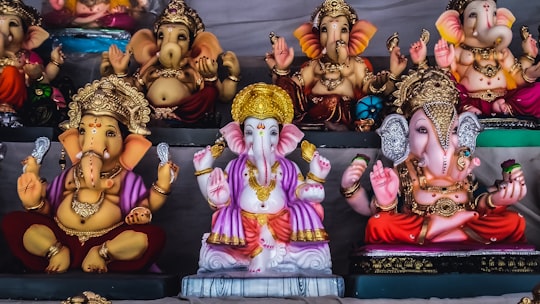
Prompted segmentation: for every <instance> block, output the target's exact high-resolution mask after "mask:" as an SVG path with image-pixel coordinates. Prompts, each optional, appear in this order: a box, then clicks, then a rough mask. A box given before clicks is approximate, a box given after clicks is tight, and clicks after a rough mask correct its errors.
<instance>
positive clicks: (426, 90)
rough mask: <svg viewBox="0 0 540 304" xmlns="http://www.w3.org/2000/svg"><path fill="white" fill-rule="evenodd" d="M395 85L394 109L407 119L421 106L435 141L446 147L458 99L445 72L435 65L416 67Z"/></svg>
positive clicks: (456, 92)
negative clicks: (431, 124) (433, 127)
mask: <svg viewBox="0 0 540 304" xmlns="http://www.w3.org/2000/svg"><path fill="white" fill-rule="evenodd" d="M396 86H397V88H398V90H397V91H395V92H394V93H393V95H394V97H396V100H395V101H394V105H396V106H398V109H397V112H398V113H399V114H404V115H405V117H406V118H407V119H410V118H411V116H412V115H413V113H414V112H415V111H416V110H418V109H420V108H422V109H423V110H424V112H425V113H426V116H428V117H429V119H430V120H431V121H432V122H433V124H434V125H435V129H436V130H437V135H438V136H439V142H440V143H441V145H442V146H443V148H445V149H446V148H447V147H448V145H449V139H450V132H451V130H450V126H451V125H452V123H453V122H454V120H456V119H457V110H456V104H457V102H458V99H459V92H458V90H457V88H456V85H455V83H454V82H453V81H452V79H451V78H450V76H449V75H448V73H447V72H445V71H443V70H441V69H437V68H428V69H420V70H416V71H413V72H411V73H410V74H409V75H407V76H404V77H403V78H402V81H401V82H399V83H397V84H396Z"/></svg>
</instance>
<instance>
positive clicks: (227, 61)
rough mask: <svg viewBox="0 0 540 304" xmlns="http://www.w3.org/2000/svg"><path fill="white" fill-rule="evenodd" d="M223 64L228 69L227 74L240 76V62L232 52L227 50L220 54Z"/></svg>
mask: <svg viewBox="0 0 540 304" xmlns="http://www.w3.org/2000/svg"><path fill="white" fill-rule="evenodd" d="M221 60H222V62H223V66H224V67H226V68H227V70H228V71H229V75H232V76H234V77H237V78H238V77H240V62H239V61H238V58H237V57H236V54H235V53H234V52H230V51H227V52H225V53H223V54H222V55H221Z"/></svg>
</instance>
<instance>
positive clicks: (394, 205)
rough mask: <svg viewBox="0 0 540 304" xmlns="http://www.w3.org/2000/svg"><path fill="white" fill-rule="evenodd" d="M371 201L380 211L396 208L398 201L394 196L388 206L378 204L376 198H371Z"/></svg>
mask: <svg viewBox="0 0 540 304" xmlns="http://www.w3.org/2000/svg"><path fill="white" fill-rule="evenodd" d="M373 203H374V204H375V207H377V208H378V209H379V210H381V211H391V210H394V209H396V207H397V204H398V201H397V197H396V198H395V199H394V201H393V202H392V204H390V205H388V206H381V205H380V204H379V202H378V201H377V198H373Z"/></svg>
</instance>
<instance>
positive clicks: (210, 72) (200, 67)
mask: <svg viewBox="0 0 540 304" xmlns="http://www.w3.org/2000/svg"><path fill="white" fill-rule="evenodd" d="M195 64H196V66H197V71H198V72H199V74H201V76H202V77H203V78H208V79H211V78H213V77H215V76H217V73H218V63H217V62H216V61H215V60H214V59H211V58H208V57H206V56H201V57H199V58H198V59H197V61H195Z"/></svg>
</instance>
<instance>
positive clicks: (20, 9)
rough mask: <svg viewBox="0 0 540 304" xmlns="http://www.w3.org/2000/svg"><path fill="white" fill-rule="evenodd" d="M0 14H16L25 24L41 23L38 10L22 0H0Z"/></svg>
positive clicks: (38, 24)
mask: <svg viewBox="0 0 540 304" xmlns="http://www.w3.org/2000/svg"><path fill="white" fill-rule="evenodd" d="M0 14H2V15H15V16H18V17H19V18H21V20H22V21H23V22H24V23H25V24H26V25H27V26H32V25H37V26H40V25H41V15H40V14H39V12H38V11H37V10H36V9H35V8H34V7H32V6H28V5H26V4H24V2H22V0H0Z"/></svg>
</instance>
